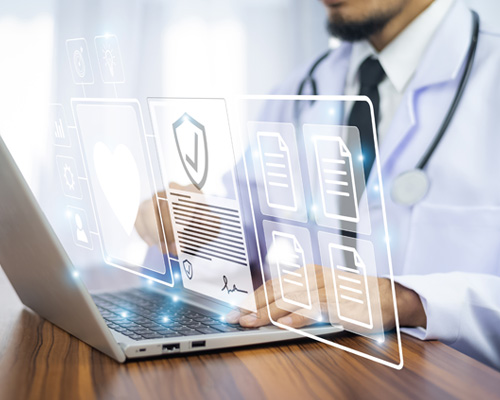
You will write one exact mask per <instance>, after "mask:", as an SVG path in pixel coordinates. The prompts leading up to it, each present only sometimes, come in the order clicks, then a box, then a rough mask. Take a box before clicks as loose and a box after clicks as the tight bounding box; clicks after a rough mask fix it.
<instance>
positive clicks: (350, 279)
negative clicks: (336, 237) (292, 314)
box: [328, 243, 373, 329]
mask: <svg viewBox="0 0 500 400" xmlns="http://www.w3.org/2000/svg"><path fill="white" fill-rule="evenodd" d="M328 250H329V252H330V261H331V267H332V270H333V271H332V276H333V286H334V290H335V304H336V306H337V314H338V317H339V318H340V320H341V321H347V322H350V323H353V324H356V325H359V326H362V327H364V328H367V329H372V328H373V317H372V309H371V305H370V293H369V289H368V281H367V276H366V266H365V263H364V262H363V259H362V258H361V256H360V255H359V254H358V252H357V251H356V249H355V248H353V247H349V246H343V245H339V244H334V243H330V245H329V246H328Z"/></svg>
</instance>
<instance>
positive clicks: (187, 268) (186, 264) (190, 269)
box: [182, 260, 193, 279]
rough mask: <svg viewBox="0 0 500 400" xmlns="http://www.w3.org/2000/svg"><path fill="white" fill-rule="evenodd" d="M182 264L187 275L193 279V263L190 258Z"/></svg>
mask: <svg viewBox="0 0 500 400" xmlns="http://www.w3.org/2000/svg"><path fill="white" fill-rule="evenodd" d="M182 265H183V267H184V272H186V276H187V277H188V278H189V279H193V264H191V262H190V261H189V260H184V261H183V262H182Z"/></svg>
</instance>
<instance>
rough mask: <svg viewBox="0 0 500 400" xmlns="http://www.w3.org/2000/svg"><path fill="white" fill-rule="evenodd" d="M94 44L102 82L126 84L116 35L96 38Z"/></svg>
mask: <svg viewBox="0 0 500 400" xmlns="http://www.w3.org/2000/svg"><path fill="white" fill-rule="evenodd" d="M94 43H95V48H96V52H97V59H98V60H99V69H100V71H101V78H102V81H103V82H104V83H123V82H125V74H124V71H123V63H122V56H121V53H120V46H119V44H118V38H117V37H116V36H115V35H103V36H96V37H95V38H94Z"/></svg>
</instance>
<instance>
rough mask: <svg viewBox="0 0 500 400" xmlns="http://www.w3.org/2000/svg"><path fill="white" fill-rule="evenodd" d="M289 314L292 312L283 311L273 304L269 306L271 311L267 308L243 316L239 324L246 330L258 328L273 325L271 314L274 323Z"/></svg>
mask: <svg viewBox="0 0 500 400" xmlns="http://www.w3.org/2000/svg"><path fill="white" fill-rule="evenodd" d="M289 313H290V311H286V310H282V309H281V308H279V307H278V306H277V304H276V303H272V304H270V305H269V310H268V309H267V307H265V308H261V309H260V310H257V312H256V313H251V314H248V315H244V316H242V317H241V318H240V319H239V323H240V325H241V326H243V327H245V328H258V327H261V326H264V325H269V324H270V323H271V319H270V318H269V314H271V317H272V320H273V321H277V320H278V319H279V318H281V317H284V316H285V315H287V314H289Z"/></svg>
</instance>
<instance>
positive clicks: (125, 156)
mask: <svg viewBox="0 0 500 400" xmlns="http://www.w3.org/2000/svg"><path fill="white" fill-rule="evenodd" d="M94 166H95V170H96V174H97V178H98V180H99V184H100V185H101V189H102V191H103V193H104V195H105V196H106V199H107V200H108V203H109V205H110V206H111V208H112V210H113V212H114V213H115V215H116V217H117V218H118V220H119V221H120V224H121V225H122V227H123V229H125V232H126V233H127V235H129V236H130V234H131V233H132V230H133V229H134V224H135V220H136V218H137V212H138V210H139V204H140V200H141V181H140V176H139V171H138V169H137V164H136V162H135V159H134V156H133V155H132V153H131V152H130V150H129V149H128V147H126V146H125V145H123V144H120V145H118V146H117V147H116V148H115V150H114V152H113V153H112V152H111V151H110V150H109V148H108V147H107V146H106V145H105V144H104V143H102V142H98V143H97V144H96V145H95V146H94Z"/></svg>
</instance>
